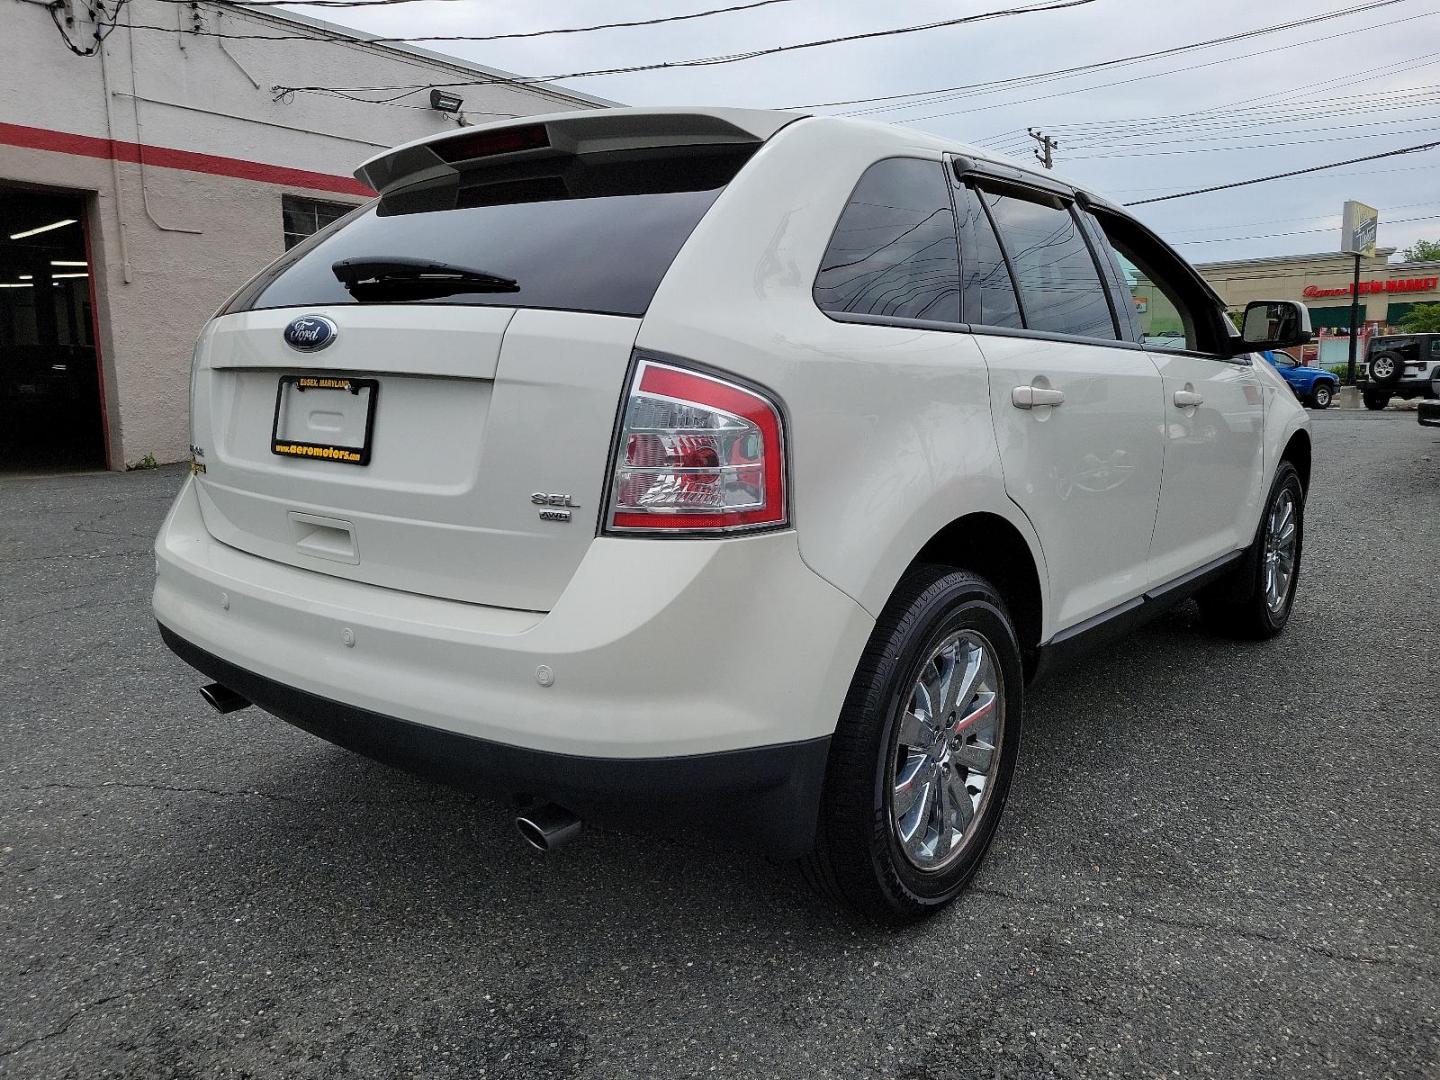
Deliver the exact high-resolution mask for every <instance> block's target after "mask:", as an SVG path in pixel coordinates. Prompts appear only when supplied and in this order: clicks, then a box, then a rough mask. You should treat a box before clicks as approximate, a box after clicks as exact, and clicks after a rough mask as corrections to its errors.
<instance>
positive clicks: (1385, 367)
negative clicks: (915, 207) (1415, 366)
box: [1370, 352, 1405, 386]
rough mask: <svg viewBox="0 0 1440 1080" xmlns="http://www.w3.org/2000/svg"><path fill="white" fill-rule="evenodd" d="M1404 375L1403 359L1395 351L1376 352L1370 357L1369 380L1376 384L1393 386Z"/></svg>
mask: <svg viewBox="0 0 1440 1080" xmlns="http://www.w3.org/2000/svg"><path fill="white" fill-rule="evenodd" d="M1377 366H1378V367H1379V370H1378V371H1377V370H1376V367H1377ZM1404 377H1405V361H1404V360H1402V359H1401V358H1400V357H1399V356H1397V355H1396V354H1395V353H1392V352H1382V353H1376V354H1375V355H1374V356H1372V357H1371V358H1370V381H1371V382H1373V383H1374V384H1375V385H1376V386H1394V385H1395V384H1396V383H1398V382H1399V381H1400V380H1401V379H1403V378H1404Z"/></svg>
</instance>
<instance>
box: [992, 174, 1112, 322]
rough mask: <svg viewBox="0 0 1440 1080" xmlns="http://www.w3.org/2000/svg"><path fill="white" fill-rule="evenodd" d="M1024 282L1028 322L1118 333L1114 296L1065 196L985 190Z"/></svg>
mask: <svg viewBox="0 0 1440 1080" xmlns="http://www.w3.org/2000/svg"><path fill="white" fill-rule="evenodd" d="M980 195H981V197H982V198H983V199H984V200H985V204H986V206H988V207H989V209H990V214H991V216H992V217H993V218H994V219H995V226H996V228H998V229H999V230H1000V240H1001V242H1002V243H1003V244H1004V245H1005V252H1006V254H1007V255H1009V256H1010V265H1011V267H1012V268H1013V269H1014V271H1015V277H1016V280H1017V281H1018V283H1019V285H1020V298H1021V303H1022V304H1023V305H1024V308H1025V325H1026V327H1028V328H1029V329H1031V330H1049V331H1052V332H1054V333H1059V334H1076V335H1079V336H1081V337H1093V338H1110V339H1114V338H1115V337H1117V334H1116V332H1115V320H1114V317H1113V316H1112V315H1111V314H1110V301H1109V300H1108V299H1107V298H1106V295H1105V286H1104V285H1103V284H1102V283H1101V281H1100V271H1099V270H1098V269H1097V268H1096V266H1095V260H1094V258H1093V257H1092V256H1091V255H1090V247H1089V245H1088V244H1087V243H1086V242H1085V236H1084V234H1083V233H1082V232H1081V230H1080V223H1079V222H1078V221H1077V220H1076V219H1075V216H1074V214H1072V213H1071V211H1070V208H1069V207H1068V206H1065V205H1064V204H1062V203H1061V202H1059V200H1056V202H1054V203H1049V202H1045V203H1041V202H1032V201H1031V200H1030V199H1022V198H1019V197H1016V196H1014V195H1000V194H996V193H995V192H990V191H983V190H982V191H981V192H980Z"/></svg>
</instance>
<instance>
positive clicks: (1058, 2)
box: [273, 0, 1400, 96]
mask: <svg viewBox="0 0 1440 1080" xmlns="http://www.w3.org/2000/svg"><path fill="white" fill-rule="evenodd" d="M1385 2H1387V3H1395V2H1400V0H1385ZM1093 3H1095V0H1048V2H1045V3H1038V4H1029V5H1026V6H1022V7H1013V8H1002V9H999V10H996V11H986V12H980V13H979V14H976V15H965V16H961V17H959V18H954V19H941V20H939V21H936V22H928V23H920V24H918V25H915V26H900V27H895V28H893V29H890V30H870V31H867V32H865V33H859V34H845V35H842V36H840V37H831V38H821V39H819V40H816V41H800V42H795V43H793V44H790V45H772V46H770V47H768V48H762V49H751V50H749V51H747V52H740V53H728V54H725V55H720V56H702V57H696V58H694V59H690V60H666V61H657V62H656V63H652V64H634V65H630V66H628V67H614V68H598V69H596V70H593V71H572V72H567V73H565V74H563V75H540V76H534V77H529V78H518V79H512V80H510V81H511V82H512V83H520V84H533V83H549V82H557V81H559V80H562V79H587V78H593V77H596V76H600V75H626V74H632V73H634V72H640V71H668V70H671V69H675V68H696V67H715V66H718V65H720V64H735V63H739V62H741V61H745V60H754V59H756V58H758V57H761V56H774V55H777V54H779V53H789V52H797V51H799V50H801V49H817V48H820V47H822V46H826V45H839V44H843V43H846V42H852V41H872V40H875V39H877V38H886V37H897V36H899V35H902V34H915V33H920V32H922V31H926V30H939V29H942V28H946V27H951V26H965V25H968V24H970V23H980V22H989V21H991V20H994V19H1003V18H1008V17H1010V16H1015V15H1034V14H1039V13H1041V12H1047V11H1060V10H1063V9H1066V8H1075V7H1084V6H1087V5H1089V4H1093ZM372 40H373V39H372ZM381 40H383V39H381ZM407 40H414V39H407ZM483 83H484V80H468V81H463V82H450V83H415V84H408V85H399V86H342V87H333V86H276V87H274V88H273V89H274V91H275V93H276V94H277V95H284V94H290V93H297V92H303V93H337V92H339V93H351V94H353V93H372V92H374V93H386V92H392V91H404V92H406V93H415V92H418V91H420V90H428V89H430V88H431V87H442V88H452V87H461V86H478V85H483ZM402 96H403V95H402Z"/></svg>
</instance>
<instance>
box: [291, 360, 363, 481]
mask: <svg viewBox="0 0 1440 1080" xmlns="http://www.w3.org/2000/svg"><path fill="white" fill-rule="evenodd" d="M379 397H380V381H379V380H378V379H355V378H351V377H350V376H348V375H282V376H280V383H279V385H278V386H277V387H276V389H275V420H274V423H273V424H272V425H271V428H270V452H271V453H272V454H276V455H278V456H280V457H297V458H311V459H313V460H316V461H335V462H339V463H341V464H344V465H368V464H370V450H371V442H372V439H373V436H374V432H375V403H376V401H377V400H378V399H379Z"/></svg>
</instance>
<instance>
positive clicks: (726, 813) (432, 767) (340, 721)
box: [160, 624, 830, 858]
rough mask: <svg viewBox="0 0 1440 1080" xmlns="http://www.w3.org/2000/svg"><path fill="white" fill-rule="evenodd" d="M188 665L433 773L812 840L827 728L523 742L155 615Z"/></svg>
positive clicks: (660, 826) (770, 849)
mask: <svg viewBox="0 0 1440 1080" xmlns="http://www.w3.org/2000/svg"><path fill="white" fill-rule="evenodd" d="M160 635H161V637H162V638H164V640H165V644H166V645H168V646H169V647H170V649H171V650H172V651H173V652H174V653H175V654H176V655H177V656H179V657H180V659H182V660H184V661H185V662H186V663H187V664H189V665H190V666H191V667H193V668H195V669H196V670H197V671H200V672H202V673H204V674H205V675H207V676H209V677H210V678H212V679H214V680H215V681H216V682H219V683H221V684H223V685H224V686H226V687H228V688H229V689H231V690H233V691H235V692H236V693H238V694H241V695H243V696H244V697H246V698H248V699H249V700H250V701H252V702H254V703H255V704H256V705H258V706H259V707H260V708H262V709H264V710H265V711H266V712H268V713H273V714H274V715H275V716H278V717H279V718H280V719H282V720H284V721H286V722H288V723H291V724H294V725H295V726H296V727H298V728H303V729H304V730H305V731H308V732H310V733H311V734H314V735H318V736H320V737H321V738H322V739H327V740H329V741H330V742H332V743H335V744H336V745H337V746H343V747H345V748H346V749H347V750H353V751H355V752H356V753H360V754H364V755H365V756H366V757H370V758H373V759H375V760H376V761H380V762H383V763H385V764H387V765H394V766H397V767H399V768H402V769H405V770H407V771H409V772H413V773H417V774H419V775H421V776H425V777H428V778H430V779H435V780H440V781H442V782H445V783H448V784H451V785H454V786H457V787H462V788H465V789H467V790H478V791H485V792H488V793H491V794H495V795H501V796H504V795H515V796H524V797H529V798H535V799H548V800H550V801H553V802H557V803H560V804H561V805H562V806H565V807H567V808H569V809H570V810H572V811H574V812H575V813H577V814H580V815H581V816H582V817H590V818H593V819H598V820H601V821H606V822H613V823H616V824H619V825H622V826H634V827H637V828H641V829H644V830H646V831H654V832H666V833H678V834H682V835H683V834H688V833H690V832H692V831H694V830H697V829H698V830H700V831H703V832H705V833H707V834H710V835H716V836H720V837H723V838H725V839H729V840H733V841H735V842H737V843H741V844H745V845H747V846H755V847H760V848H762V849H764V850H765V851H766V852H767V853H769V854H771V855H774V856H776V857H778V858H794V857H798V856H800V855H803V854H805V853H806V852H807V851H809V850H810V849H811V848H812V847H813V846H814V842H815V823H816V819H817V816H818V813H819V805H820V789H821V786H822V785H823V783H824V780H825V762H826V757H827V755H828V753H829V749H830V740H829V739H828V738H820V739H809V740H806V741H804V742H792V743H780V744H776V745H772V746H761V747H755V748H751V749H745V750H730V751H725V752H721V753H713V754H693V755H689V756H685V757H668V758H597V757H582V756H578V755H574V754H558V753H552V752H549V751H544V750H531V749H527V748H525V747H519V746H511V745H509V744H507V743H499V742H491V741H489V740H486V739H477V738H474V737H472V736H469V735H461V734H457V733H456V732H453V731H444V730H441V729H439V728H432V727H426V726H425V725H423V724H414V723H411V722H410V721H408V720H401V719H398V718H396V717H393V716H385V715H383V714H381V713H377V712H371V711H370V710H368V709H362V708H358V707H356V706H354V705H345V704H343V703H341V702H338V701H332V700H331V699H329V698H323V697H320V696H318V695H316V694H311V693H307V692H306V691H303V690H297V689H295V688H294V687H292V686H287V685H285V684H284V683H280V682H276V681H275V680H274V679H269V678H266V677H265V676H263V675H257V674H255V673H254V672H252V671H246V670H245V669H243V668H240V667H237V666H235V665H234V664H232V663H230V662H229V661H227V660H222V659H221V658H220V657H218V656H215V655H214V654H212V653H209V652H206V651H205V650H204V649H201V648H200V647H199V646H197V645H193V644H191V643H190V642H189V641H186V640H185V639H184V638H182V637H180V636H179V635H178V634H176V633H175V632H174V631H172V630H171V629H169V628H168V627H166V626H164V625H163V624H162V625H161V626H160Z"/></svg>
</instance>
